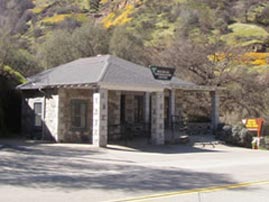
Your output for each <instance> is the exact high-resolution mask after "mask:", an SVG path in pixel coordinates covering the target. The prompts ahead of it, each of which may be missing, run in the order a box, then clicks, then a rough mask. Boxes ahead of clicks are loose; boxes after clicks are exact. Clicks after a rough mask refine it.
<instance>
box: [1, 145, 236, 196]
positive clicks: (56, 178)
mask: <svg viewBox="0 0 269 202" xmlns="http://www.w3.org/2000/svg"><path fill="white" fill-rule="evenodd" d="M104 151H105V150H104ZM0 154H1V160H0V187H1V186H5V185H12V186H16V187H31V188H53V189H64V190H76V189H79V190H82V189H103V190H123V191H124V190H126V191H134V192H137V191H146V190H150V191H171V190H180V189H192V188H200V187H205V186H215V185H223V184H234V183H237V182H236V181H235V180H233V179H232V178H231V177H230V176H229V175H223V174H213V173H206V172H192V171H189V170H183V169H178V168H174V167H165V168H163V167H162V168H158V167H151V166H143V165H139V164H135V163H132V162H131V161H129V160H128V156H126V158H124V159H120V160H117V159H113V158H110V156H109V155H108V156H106V155H104V156H103V157H105V158H100V157H98V155H99V156H100V155H102V153H98V151H93V150H92V149H83V150H81V149H79V148H75V149H74V148H69V147H61V148H55V147H46V146H21V147H20V148H19V149H17V148H16V147H15V148H14V146H12V147H8V146H7V147H6V148H2V149H1V150H0ZM98 159H99V160H98Z"/></svg>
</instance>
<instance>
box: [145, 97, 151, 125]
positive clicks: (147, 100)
mask: <svg viewBox="0 0 269 202" xmlns="http://www.w3.org/2000/svg"><path fill="white" fill-rule="evenodd" d="M144 98H145V101H144V109H145V110H144V113H145V114H144V116H145V117H144V120H145V122H146V123H149V122H150V120H149V118H150V93H145V97H144Z"/></svg>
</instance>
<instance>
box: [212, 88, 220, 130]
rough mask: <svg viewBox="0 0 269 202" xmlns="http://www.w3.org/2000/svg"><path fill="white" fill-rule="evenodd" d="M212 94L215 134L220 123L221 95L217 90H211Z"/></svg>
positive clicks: (213, 128)
mask: <svg viewBox="0 0 269 202" xmlns="http://www.w3.org/2000/svg"><path fill="white" fill-rule="evenodd" d="M210 96H211V108H212V110H211V128H212V132H213V134H215V133H216V130H217V127H218V124H219V95H218V92H216V91H211V92H210Z"/></svg>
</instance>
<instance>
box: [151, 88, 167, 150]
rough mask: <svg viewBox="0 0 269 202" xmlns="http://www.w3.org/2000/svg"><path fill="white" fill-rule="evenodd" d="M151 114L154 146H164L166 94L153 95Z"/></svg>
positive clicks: (157, 93)
mask: <svg viewBox="0 0 269 202" xmlns="http://www.w3.org/2000/svg"><path fill="white" fill-rule="evenodd" d="M151 102H152V103H151V107H152V112H151V113H152V114H151V142H152V144H154V145H163V144H164V141H165V135H164V93H163V92H156V93H152V101H151Z"/></svg>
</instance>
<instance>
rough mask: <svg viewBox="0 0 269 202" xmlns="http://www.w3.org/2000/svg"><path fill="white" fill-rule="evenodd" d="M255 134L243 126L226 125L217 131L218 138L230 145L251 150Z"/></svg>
mask: <svg viewBox="0 0 269 202" xmlns="http://www.w3.org/2000/svg"><path fill="white" fill-rule="evenodd" d="M254 135H255V134H254V133H252V132H249V131H248V130H247V129H246V128H245V127H244V126H243V125H242V124H237V125H235V126H231V125H224V126H223V127H221V128H219V130H218V131H217V138H218V139H220V140H223V141H225V142H226V143H228V144H232V145H236V146H240V147H246V148H251V142H252V137H253V136H254Z"/></svg>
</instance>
